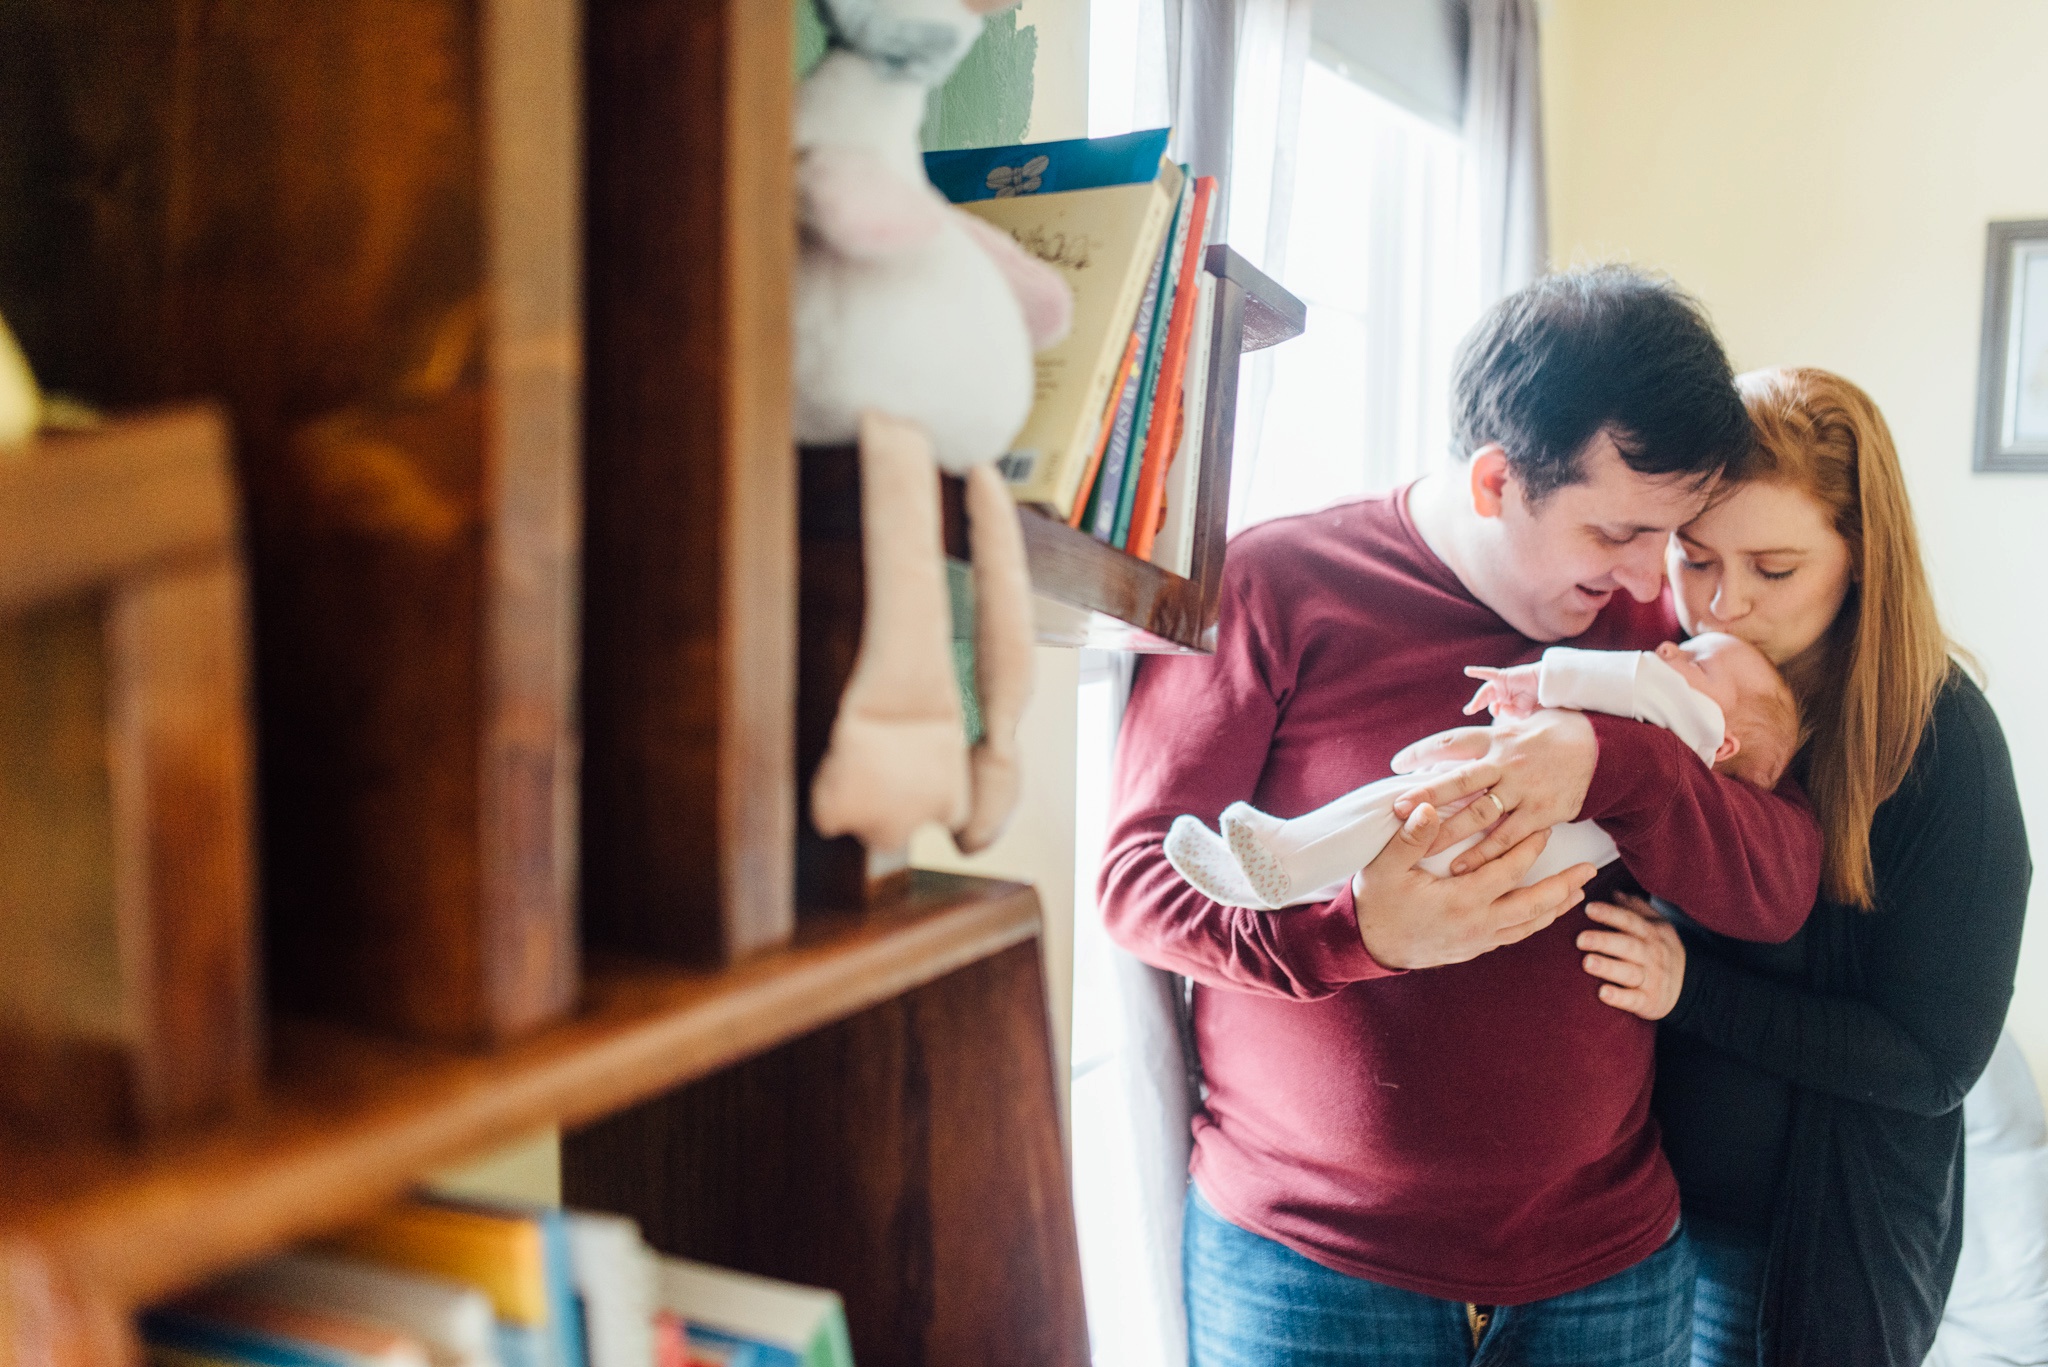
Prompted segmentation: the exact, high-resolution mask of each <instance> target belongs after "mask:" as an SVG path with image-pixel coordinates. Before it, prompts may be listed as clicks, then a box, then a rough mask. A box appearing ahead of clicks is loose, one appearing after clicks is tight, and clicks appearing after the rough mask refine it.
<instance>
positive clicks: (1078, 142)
mask: <svg viewBox="0 0 2048 1367" xmlns="http://www.w3.org/2000/svg"><path fill="white" fill-rule="evenodd" d="M1166 134H1167V130H1166V129H1164V128H1148V129H1145V130H1143V131H1141V132H1137V133H1123V134H1119V135H1118V136H1116V137H1113V138H1068V139H1066V140H1065V141H1063V142H1027V143H1021V144H1019V145H1018V146H1015V147H968V148H962V149H961V150H959V151H956V152H927V153H925V154H924V173H925V174H926V175H927V176H930V177H931V182H932V184H934V185H936V186H938V187H939V193H940V194H942V195H944V196H945V197H946V198H947V199H950V200H952V201H953V202H954V203H955V204H965V203H967V202H968V201H969V200H974V199H1004V198H1008V197H1009V196H1011V195H1051V194H1058V193H1059V192H1061V191H1063V190H1092V189H1095V188H1096V187H1097V186H1101V185H1138V184H1141V183H1143V182H1145V181H1148V180H1151V179H1152V178H1153V177H1155V176H1157V175H1158V174H1159V159H1160V158H1161V157H1163V156H1165V155H1166Z"/></svg>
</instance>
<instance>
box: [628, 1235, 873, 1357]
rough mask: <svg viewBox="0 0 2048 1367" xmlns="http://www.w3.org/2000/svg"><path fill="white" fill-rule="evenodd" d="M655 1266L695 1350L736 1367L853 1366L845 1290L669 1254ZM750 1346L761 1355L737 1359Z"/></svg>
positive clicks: (659, 1297)
mask: <svg viewBox="0 0 2048 1367" xmlns="http://www.w3.org/2000/svg"><path fill="white" fill-rule="evenodd" d="M655 1266H656V1273H655V1277H656V1282H655V1301H656V1303H657V1304H658V1305H659V1306H660V1308H661V1309H663V1310H666V1311H669V1312H670V1313H672V1314H674V1315H676V1316H677V1317H679V1318H680V1319H681V1320H682V1321H683V1323H684V1324H685V1325H686V1326H688V1332H689V1342H690V1351H691V1353H692V1354H693V1355H697V1356H704V1355H706V1354H708V1353H711V1352H714V1351H715V1352H720V1353H726V1354H728V1355H727V1356H726V1358H725V1361H726V1362H727V1363H730V1364H734V1365H735V1367H737V1364H740V1363H746V1364H747V1365H748V1367H853V1344H852V1341H851V1340H849V1339H848V1338H847V1335H846V1308H845V1306H844V1305H842V1304H841V1303H840V1300H839V1294H838V1293H837V1292H835V1291H821V1290H818V1289H816V1288H813V1287H808V1286H797V1285H795V1284H793V1283H790V1282H782V1281H776V1280H774V1279H772V1278H769V1277H756V1276H753V1275H751V1274H749V1273H745V1272H733V1271H729V1270H728V1269H726V1268H722V1267H712V1266H710V1265H709V1264H706V1263H697V1262H691V1261H689V1260H688V1259H686V1258H661V1259H658V1260H657V1262H656V1265H655ZM747 1347H751V1348H752V1349H753V1350H754V1356H753V1357H751V1358H744V1357H740V1356H737V1353H738V1350H739V1349H742V1348H747ZM711 1360H714V1361H715V1360H716V1359H711Z"/></svg>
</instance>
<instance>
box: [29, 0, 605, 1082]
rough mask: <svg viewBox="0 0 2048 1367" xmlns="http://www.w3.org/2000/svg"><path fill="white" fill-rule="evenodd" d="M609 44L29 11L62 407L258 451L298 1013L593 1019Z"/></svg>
mask: <svg viewBox="0 0 2048 1367" xmlns="http://www.w3.org/2000/svg"><path fill="white" fill-rule="evenodd" d="M577 16H578V9H577V7H576V6H574V5H571V4H569V3H567V2H566V0H489V2H488V3H484V4H468V3H461V2H460V0H335V2H334V3H328V4H322V5H319V6H317V7H315V8H313V9H309V8H307V7H306V6H304V5H299V4H294V3H290V0H255V3H250V4H243V5H236V6H233V7H231V8H229V9H225V10H219V11H212V10H209V11H206V12H205V13H204V14H203V15H202V14H201V13H200V12H199V11H196V10H194V9H192V7H191V6H189V5H186V4H182V3H177V0H134V3H128V4H121V5H112V4H106V3H95V4H72V3H65V0H26V2H25V3H22V4H18V5H9V6H6V7H5V8H4V9H0V54H5V56H4V57H0V86H4V88H5V90H6V92H7V93H6V96H5V97H4V100H0V203H5V204H7V205H8V206H9V209H8V212H7V214H6V216H5V217H4V218H0V310H4V311H5V313H6V316H7V318H8V321H9V322H10V323H11V324H13V326H14V329H15V331H16V334H17V335H18V336H19V337H20V339H21V342H22V345H23V347H24V348H25V349H26V351H27V352H28V354H29V355H30V356H31V357H32V358H33V359H34V362H35V364H36V366H37V368H38V371H39V373H40V375H41V377H42V379H43V381H44V383H45V384H46V386H48V387H50V388H52V389H55V390H60V391H64V392H68V393H74V394H77V395H79V396H81V397H83V398H86V399H88V400H90V401H92V402H95V403H97V404H99V405H101V406H103V407H106V408H109V409H116V408H127V407H132V406H134V405H138V404H152V403H158V402H162V401H165V400H171V399H178V398H184V397H188V396H214V397H217V398H218V399H219V400H220V401H221V402H222V403H223V404H224V405H225V407H226V409H227V411H228V413H229V416H230V417H231V419H232V421H233V425H234V430H235V438H236V456H237V461H238V466H239V474H240V476H241V482H242V486H243V489H244V491H245V493H246V495H247V499H248V519H249V526H248V549H249V556H250V566H251V570H252V575H253V581H252V582H253V587H254V607H255V627H256V631H255V640H256V647H257V653H256V676H257V684H258V689H257V697H258V712H259V725H260V731H261V741H262V748H261V765H262V770H263V777H264V783H263V785H262V787H263V793H264V808H263V822H262V829H263V840H264V846H265V849H264V854H265V858H264V868H265V888H264V891H265V903H266V912H267V923H266V937H267V941H268V945H269V954H270V964H269V968H270V980H271V987H272V991H273V993H274V995H275V997H276V998H277V1000H278V1001H279V1003H280V1004H282V1005H284V1006H286V1007H288V1008H289V1009H292V1010H310V1011H318V1012H322V1013H326V1014H330V1015H336V1016H343V1017H349V1018H355V1019H360V1020H362V1021H364V1022H366V1023H369V1024H373V1025H376V1026H379V1027H381V1028H386V1029H392V1030H398V1031H403V1032H407V1033H411V1034H416V1035H420V1036H424V1037H430V1038H436V1039H445V1040H460V1041H464V1042H470V1043H483V1042H487V1041H492V1040H497V1039H501V1038H506V1037H509V1036H512V1035H516V1034H518V1033H520V1032H522V1031H524V1030H528V1029H531V1028H533V1027H535V1026H537V1025H540V1024H542V1023H544V1022H546V1021H548V1020H551V1019H553V1018H554V1017H556V1016H558V1015H559V1014H560V1013H561V1012H562V1011H563V1010H564V1009H566V1008H567V1006H568V1005H569V1003H570V1001H571V1000H572V997H573V994H574V987H575V954H576V940H575V933H574V923H573V905H572V902H573V891H574V890H573V887H572V885H571V883H572V878H573V874H574V870H575V868H576V861H575V857H574V831H575V816H574V811H575V796H576V787H575V780H576V762H577V761H576V748H575V744H574V739H573V732H574V719H573V718H572V717H571V716H570V715H569V711H568V707H569V699H570V697H571V696H572V695H571V691H570V690H571V686H572V682H573V679H574V674H575V669H574V664H575V659H576V649H575V642H576V630H575V628H576V621H575V617H574V611H575V609H574V604H575V602H576V592H575V587H576V580H575V572H576V563H577V553H576V539H577V532H578V525H577V523H578V519H577V516H576V503H577V500H576V485H575V481H576V474H577V461H576V447H575V442H574V431H575V425H576V414H577V387H578V380H577V375H578V370H579V340H578V331H579V306H578V279H579V273H578V269H577V264H578V255H577V248H578V243H577V226H576V225H577V208H578V189H577V157H576V139H577V126H578V121H577V117H576V113H577V111H576V89H577V81H578V75H579V73H578V70H577V64H576V53H577V41H576V39H577V24H578V17H577Z"/></svg>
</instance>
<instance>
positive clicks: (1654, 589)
mask: <svg viewBox="0 0 2048 1367" xmlns="http://www.w3.org/2000/svg"><path fill="white" fill-rule="evenodd" d="M1643 539H1644V540H1646V541H1647V540H1649V538H1647V537H1645V538H1643ZM1614 579H1615V582H1616V583H1618V584H1620V585H1621V586H1622V587H1623V588H1624V589H1626V590H1628V596H1629V597H1631V598H1633V599H1635V600H1636V601H1637V602H1638V603H1654V602H1656V601H1657V595H1658V594H1660V593H1662V592H1664V548H1663V546H1662V545H1661V544H1656V545H1651V546H1648V547H1646V548H1645V549H1644V551H1643V552H1642V553H1632V554H1630V555H1629V556H1627V557H1626V558H1624V559H1623V560H1622V562H1621V563H1620V564H1618V565H1616V566H1615V567H1614Z"/></svg>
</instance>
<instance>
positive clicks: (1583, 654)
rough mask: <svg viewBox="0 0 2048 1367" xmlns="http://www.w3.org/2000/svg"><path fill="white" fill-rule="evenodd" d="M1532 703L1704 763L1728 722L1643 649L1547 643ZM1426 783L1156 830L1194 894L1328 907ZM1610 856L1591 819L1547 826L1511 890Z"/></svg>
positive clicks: (1246, 809)
mask: <svg viewBox="0 0 2048 1367" xmlns="http://www.w3.org/2000/svg"><path fill="white" fill-rule="evenodd" d="M1537 701H1538V702H1539V703H1541V705H1542V706H1544V707H1562V708H1567V709H1570V710H1572V711H1578V712H1603V713H1606V714H1608V715H1610V716H1617V717H1632V718H1634V719H1635V720H1637V721H1646V722H1650V723H1652V724H1654V725H1657V726H1661V727H1663V728H1664V729H1665V730H1667V731H1670V732H1672V733H1673V734H1674V735H1676V736H1677V737H1678V738H1679V739H1680V740H1682V741H1684V742H1685V743H1686V745H1687V746H1688V747H1689V748H1690V749H1691V750H1692V751H1693V752H1694V753H1695V754H1697V755H1698V756H1699V757H1700V758H1701V759H1702V760H1704V761H1705V762H1706V763H1708V764H1709V765H1711V764H1712V763H1713V762H1714V755H1715V752H1716V751H1718V750H1719V749H1720V747H1721V739H1722V736H1723V735H1724V734H1725V732H1726V729H1727V723H1726V721H1725V719H1724V718H1723V717H1722V715H1721V709H1720V707H1719V706H1718V705H1717V704H1716V703H1715V702H1714V700H1713V699H1712V698H1709V697H1707V696H1706V695H1705V694H1703V693H1700V692H1697V691H1696V690H1695V689H1693V688H1692V686H1691V685H1689V684H1688V683H1686V681H1685V678H1684V676H1683V675H1681V674H1680V673H1679V672H1678V671H1677V670H1676V669H1673V668H1672V667H1671V666H1670V665H1668V664H1666V663H1664V661H1662V660H1660V659H1658V658H1657V657H1656V656H1655V655H1653V654H1651V653H1650V652H1649V651H1646V650H1577V649H1574V648H1572V647H1569V646H1553V647H1552V648H1551V649H1549V650H1547V651H1545V652H1544V653H1543V667H1542V670H1541V671H1540V673H1539V675H1538V681H1537ZM1428 778H1429V775H1428V774H1427V773H1419V774H1401V775H1397V776H1395V777H1392V778H1383V779H1380V780H1378V781H1377V782H1374V783H1368V784H1366V785H1365V786H1364V787H1362V788H1355V789H1353V790H1352V791H1351V792H1348V793H1346V794H1345V795H1344V796H1342V797H1340V798H1338V799H1337V800H1336V801H1334V802H1331V803H1328V804H1326V805H1325V806H1322V807H1318V808H1317V809H1316V810H1315V811H1312V812H1309V813H1308V814H1306V815H1304V816H1298V817H1293V818H1288V819H1282V818H1280V817H1275V816H1269V815H1267V814H1266V813H1265V812H1262V811H1260V810H1258V809H1257V808H1256V807H1253V806H1251V805H1250V804H1248V803H1243V802H1233V803H1231V804H1230V805H1229V806H1228V807H1226V808H1224V809H1223V816H1222V825H1223V833H1222V834H1221V835H1220V836H1219V835H1218V834H1217V833H1216V832H1214V831H1212V830H1210V829H1209V828H1208V827H1207V826H1205V825H1203V824H1202V823H1201V821H1199V820H1198V819H1196V818H1195V817H1192V816H1181V817H1176V818H1174V822H1173V826H1172V828H1171V829H1170V830H1169V831H1168V832H1167V835H1166V857H1167V860H1168V862H1170V863H1171V864H1172V865H1173V867H1174V869H1175V870H1176V871H1178V872H1179V874H1180V876H1181V877H1183V878H1185V879H1187V881H1188V882H1189V883H1190V884H1191V885H1193V886H1194V887H1195V888H1196V890H1198V891H1199V892H1201V893H1202V894H1203V895H1204V896H1206V897H1208V898H1210V899H1211V900H1213V901H1216V902H1220V903H1222V904H1223V905H1225V906H1232V907H1251V908H1256V909H1259V910H1265V911H1274V910H1278V909H1279V908H1281V907H1290V906H1302V905H1306V904H1308V903H1312V902H1327V901H1328V900H1330V899H1331V898H1332V897H1335V896H1336V895H1337V894H1338V893H1340V892H1341V891H1343V889H1344V887H1345V885H1346V884H1347V883H1349V882H1350V881H1351V876H1352V875H1353V874H1355V873H1357V872H1358V871H1359V870H1360V869H1362V868H1364V867H1365V866H1366V865H1367V864H1370V863H1371V862H1372V861H1373V859H1374V858H1375V857H1376V856H1377V855H1378V854H1379V852H1380V851H1381V850H1382V849H1384V848H1386V844H1387V842H1388V841H1389V840H1391V839H1393V838H1394V833H1395V832H1396V831H1398V830H1399V829H1400V828H1401V823H1400V821H1399V820H1398V819H1396V817H1395V816H1394V801H1395V799H1396V798H1398V797H1400V795H1401V794H1403V793H1405V792H1408V791H1409V790H1411V789H1413V788H1416V787H1418V786H1420V785H1421V784H1423V783H1425V782H1427V781H1428ZM1481 834H1482V835H1483V834H1484V833H1483V832H1482V833H1481ZM1480 839H1481V836H1480V835H1474V836H1471V837H1469V838H1468V839H1466V840H1463V841H1460V842H1459V843H1458V844H1456V845H1453V846H1451V847H1450V848H1448V849H1446V850H1443V851H1440V852H1439V853H1437V854H1434V855H1431V856H1430V857H1429V858H1428V859H1425V860H1423V861H1422V865H1421V867H1423V868H1425V869H1427V870H1429V871H1430V872H1431V873H1434V874H1437V875H1439V876H1447V875H1448V874H1449V872H1450V865H1451V861H1452V860H1453V859H1455V858H1456V857H1457V856H1458V855H1460V854H1462V853H1464V851H1466V850H1467V849H1469V848H1471V847H1472V846H1473V845H1476V844H1478V843H1479V840H1480ZM1619 855H1620V851H1619V850H1618V849H1616V848H1615V844H1614V841H1613V840H1612V839H1611V838H1609V836H1608V834H1607V832H1605V831H1603V830H1601V829H1600V828H1599V827H1598V826H1597V825H1595V824H1594V823H1593V822H1590V821H1573V822H1569V823H1567V824H1563V825H1558V826H1553V827H1551V829H1550V843H1549V844H1548V845H1546V846H1545V847H1544V850H1543V853H1542V854H1541V855H1540V856H1539V857H1538V858H1537V860H1536V863H1535V864H1534V865H1533V866H1532V867H1531V868H1530V869H1529V872H1528V873H1527V875H1525V876H1524V878H1523V880H1522V885H1523V886H1524V887H1526V886H1528V885H1529V884H1531V883H1536V882H1540V881H1541V880H1542V879H1545V878H1548V877H1549V876H1550V875H1551V874H1553V873H1560V872H1562V871H1564V870H1565V869H1568V868H1570V867H1571V866H1572V865H1574V864H1592V865H1595V866H1596V867H1597V866H1601V865H1605V864H1607V863H1609V862H1611V861H1612V860H1614V859H1616V858H1617V857H1619Z"/></svg>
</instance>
